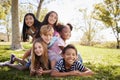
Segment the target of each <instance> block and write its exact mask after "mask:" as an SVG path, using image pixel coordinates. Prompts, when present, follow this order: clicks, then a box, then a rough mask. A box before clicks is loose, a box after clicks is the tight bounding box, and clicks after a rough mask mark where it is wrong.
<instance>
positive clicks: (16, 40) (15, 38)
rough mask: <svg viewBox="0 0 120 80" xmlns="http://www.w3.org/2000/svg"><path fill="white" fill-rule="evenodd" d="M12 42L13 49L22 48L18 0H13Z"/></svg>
mask: <svg viewBox="0 0 120 80" xmlns="http://www.w3.org/2000/svg"><path fill="white" fill-rule="evenodd" d="M11 11H12V44H11V49H13V50H18V49H22V45H21V42H20V32H19V19H18V18H19V17H18V0H12V10H11Z"/></svg>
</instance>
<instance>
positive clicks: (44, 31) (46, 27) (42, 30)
mask: <svg viewBox="0 0 120 80" xmlns="http://www.w3.org/2000/svg"><path fill="white" fill-rule="evenodd" d="M53 33H54V29H53V27H52V26H50V25H43V26H41V28H40V35H42V34H44V35H48V34H51V35H53Z"/></svg>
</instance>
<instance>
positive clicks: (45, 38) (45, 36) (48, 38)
mask: <svg viewBox="0 0 120 80" xmlns="http://www.w3.org/2000/svg"><path fill="white" fill-rule="evenodd" d="M52 37H53V34H51V33H48V34H41V38H42V39H43V41H44V42H45V43H46V44H49V43H50V41H51V39H52Z"/></svg>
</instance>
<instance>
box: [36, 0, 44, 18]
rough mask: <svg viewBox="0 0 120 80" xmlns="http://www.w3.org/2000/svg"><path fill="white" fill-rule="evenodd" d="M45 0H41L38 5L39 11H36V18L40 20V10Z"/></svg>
mask: <svg viewBox="0 0 120 80" xmlns="http://www.w3.org/2000/svg"><path fill="white" fill-rule="evenodd" d="M43 1H44V0H40V2H39V5H38V9H37V13H36V18H37V19H38V20H39V17H40V10H41V6H42V3H43Z"/></svg>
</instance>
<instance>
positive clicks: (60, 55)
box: [5, 11, 94, 77]
mask: <svg viewBox="0 0 120 80" xmlns="http://www.w3.org/2000/svg"><path fill="white" fill-rule="evenodd" d="M57 22H58V14H57V13H56V12H55V11H50V12H49V13H47V14H46V16H45V18H44V20H43V22H39V21H38V20H37V19H36V18H35V16H34V14H32V13H28V14H26V15H25V17H24V24H23V32H22V33H23V35H22V36H23V38H22V40H23V41H28V39H29V37H28V36H29V35H30V36H31V37H32V38H33V40H32V41H33V45H32V48H31V49H29V50H28V51H26V53H25V54H24V55H23V58H22V59H20V58H17V57H16V56H15V55H14V54H12V55H11V58H10V61H9V63H7V64H5V65H6V66H9V67H12V68H16V69H18V70H25V69H29V70H30V75H31V76H34V75H38V76H41V75H43V74H46V73H49V74H50V75H51V76H55V77H62V76H90V75H93V74H94V72H93V71H91V70H90V69H88V68H86V67H85V66H83V63H82V62H81V61H82V59H78V55H79V54H78V52H77V49H76V48H75V46H74V45H72V44H66V40H68V39H69V38H70V37H71V31H72V28H73V27H72V25H71V24H69V23H68V24H66V25H63V24H57ZM79 56H80V55H79ZM27 57H29V60H28V61H26V60H25V59H26V58H27ZM15 61H18V62H19V63H21V65H20V64H14V62H15Z"/></svg>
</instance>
